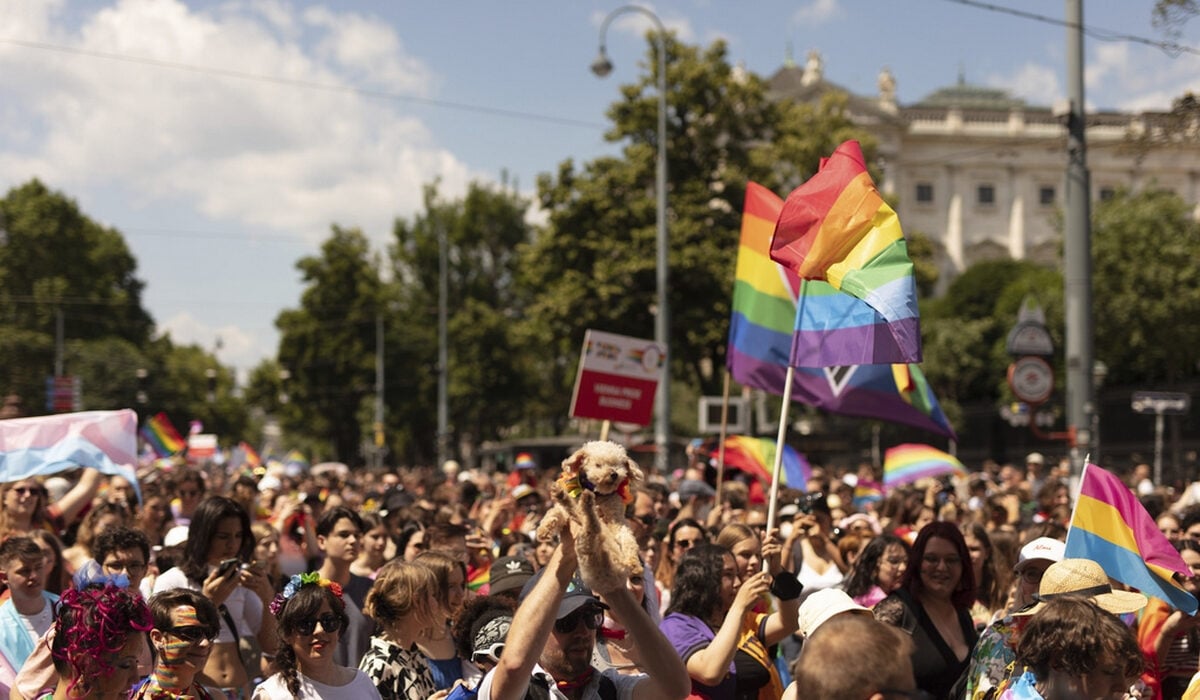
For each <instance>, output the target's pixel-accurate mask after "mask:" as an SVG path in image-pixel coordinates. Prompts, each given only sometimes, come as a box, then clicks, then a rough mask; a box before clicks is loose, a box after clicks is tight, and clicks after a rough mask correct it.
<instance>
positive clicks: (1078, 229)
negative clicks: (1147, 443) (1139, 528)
mask: <svg viewBox="0 0 1200 700" xmlns="http://www.w3.org/2000/svg"><path fill="white" fill-rule="evenodd" d="M1066 3H1067V7H1066V21H1067V96H1068V98H1069V99H1070V111H1069V114H1068V117H1067V178H1066V191H1065V193H1064V196H1065V199H1066V210H1065V226H1064V232H1063V258H1064V267H1065V279H1064V289H1063V300H1064V302H1065V314H1066V326H1067V328H1066V330H1067V430H1068V431H1069V432H1073V433H1074V435H1075V440H1074V442H1073V443H1072V448H1071V470H1072V472H1073V473H1074V474H1080V473H1081V472H1082V470H1083V458H1084V456H1085V455H1086V454H1088V452H1089V448H1090V446H1091V425H1092V421H1091V413H1092V411H1093V410H1094V406H1093V403H1092V244H1091V219H1090V216H1091V212H1090V209H1091V207H1090V201H1089V199H1090V197H1091V187H1090V183H1089V181H1088V169H1087V138H1086V135H1085V131H1084V99H1083V65H1084V64H1083V0H1066Z"/></svg>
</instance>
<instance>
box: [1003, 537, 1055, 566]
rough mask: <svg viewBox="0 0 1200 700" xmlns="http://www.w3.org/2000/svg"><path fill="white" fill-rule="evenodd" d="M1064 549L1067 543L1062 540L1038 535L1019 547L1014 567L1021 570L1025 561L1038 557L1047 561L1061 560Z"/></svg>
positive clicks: (1034, 559)
mask: <svg viewBox="0 0 1200 700" xmlns="http://www.w3.org/2000/svg"><path fill="white" fill-rule="evenodd" d="M1066 550H1067V545H1066V544H1064V543H1063V542H1062V540H1056V539H1054V538H1053V537H1039V538H1037V539H1036V540H1030V542H1029V544H1027V545H1025V546H1024V547H1022V548H1021V555H1020V557H1019V558H1018V559H1017V565H1016V567H1015V569H1016V570H1017V571H1021V570H1022V569H1024V568H1025V564H1026V562H1031V561H1036V560H1038V559H1044V560H1046V561H1049V562H1059V561H1062V560H1063V556H1064V555H1065V554H1066Z"/></svg>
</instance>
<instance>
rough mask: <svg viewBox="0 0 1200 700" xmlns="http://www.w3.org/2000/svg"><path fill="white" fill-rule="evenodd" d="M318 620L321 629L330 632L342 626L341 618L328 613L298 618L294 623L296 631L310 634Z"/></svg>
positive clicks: (314, 629) (315, 627)
mask: <svg viewBox="0 0 1200 700" xmlns="http://www.w3.org/2000/svg"><path fill="white" fill-rule="evenodd" d="M318 622H319V623H321V629H323V630H325V631H326V632H328V633H331V634H332V633H334V632H337V631H338V630H339V629H341V628H342V618H340V617H338V616H337V615H335V614H334V613H328V614H325V615H322V616H320V617H316V618H309V619H307V620H300V621H299V622H297V623H296V631H297V632H299V633H300V634H305V635H308V634H312V633H313V632H314V631H316V629H317V623H318Z"/></svg>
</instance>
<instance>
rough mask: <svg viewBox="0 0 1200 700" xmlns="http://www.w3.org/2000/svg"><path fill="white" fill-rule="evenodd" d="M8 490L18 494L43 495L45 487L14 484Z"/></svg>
mask: <svg viewBox="0 0 1200 700" xmlns="http://www.w3.org/2000/svg"><path fill="white" fill-rule="evenodd" d="M9 491H12V492H13V493H15V494H17V495H18V496H44V495H46V489H43V488H39V487H37V486H14V487H12V488H11V489H9Z"/></svg>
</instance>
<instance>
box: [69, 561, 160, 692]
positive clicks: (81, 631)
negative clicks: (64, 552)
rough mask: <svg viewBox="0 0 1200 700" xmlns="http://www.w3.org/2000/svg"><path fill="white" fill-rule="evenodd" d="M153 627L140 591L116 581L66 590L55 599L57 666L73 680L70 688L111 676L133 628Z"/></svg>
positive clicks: (134, 630) (143, 629) (143, 630)
mask: <svg viewBox="0 0 1200 700" xmlns="http://www.w3.org/2000/svg"><path fill="white" fill-rule="evenodd" d="M153 627H154V616H153V615H151V613H150V607H149V606H148V605H146V601H144V600H142V597H141V596H140V595H139V594H138V592H137V591H135V590H129V589H128V588H120V587H118V586H114V585H112V584H92V585H89V586H86V587H84V588H83V589H82V590H77V589H74V588H70V589H67V590H66V591H64V592H63V594H62V597H61V598H59V599H58V603H57V604H55V620H54V642H53V643H52V644H51V647H50V652H51V655H52V656H53V657H54V668H55V670H57V671H58V674H59V675H60V676H61V677H63V678H70V679H71V683H70V685H69V686H68V690H69V691H70V692H71V693H74V691H75V688H76V687H77V686H83V688H85V689H86V688H87V684H88V682H89V681H92V680H95V679H99V678H106V677H108V676H110V675H112V673H113V671H114V667H113V665H112V663H111V661H110V660H111V658H112V657H113V655H115V654H116V653H117V652H119V651H120V650H121V649H122V648H123V647H124V646H125V644H126V642H127V641H128V638H129V635H130V634H131V633H136V632H147V631H149V630H150V629H151V628H153Z"/></svg>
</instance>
